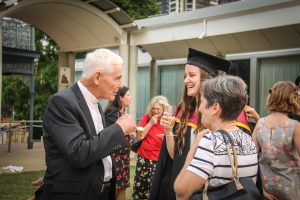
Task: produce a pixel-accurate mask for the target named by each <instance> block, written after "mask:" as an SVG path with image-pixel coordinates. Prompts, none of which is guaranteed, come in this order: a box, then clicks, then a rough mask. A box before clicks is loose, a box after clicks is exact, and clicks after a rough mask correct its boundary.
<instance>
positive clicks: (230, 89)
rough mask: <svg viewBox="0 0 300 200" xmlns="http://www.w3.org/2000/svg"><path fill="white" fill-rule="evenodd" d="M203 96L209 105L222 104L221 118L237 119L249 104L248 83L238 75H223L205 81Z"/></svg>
mask: <svg viewBox="0 0 300 200" xmlns="http://www.w3.org/2000/svg"><path fill="white" fill-rule="evenodd" d="M202 96H203V97H204V98H205V99H206V100H207V105H206V106H207V107H210V106H212V105H213V104H214V103H218V104H219V105H220V107H221V109H222V111H221V115H220V118H221V119H224V120H235V119H236V118H237V117H238V116H239V114H240V113H241V111H242V110H243V108H244V107H245V105H246V104H247V100H248V94H247V85H246V83H245V82H244V81H243V80H242V79H241V78H239V77H237V76H231V75H221V76H218V77H216V78H213V79H208V80H205V81H204V82H203V85H202Z"/></svg>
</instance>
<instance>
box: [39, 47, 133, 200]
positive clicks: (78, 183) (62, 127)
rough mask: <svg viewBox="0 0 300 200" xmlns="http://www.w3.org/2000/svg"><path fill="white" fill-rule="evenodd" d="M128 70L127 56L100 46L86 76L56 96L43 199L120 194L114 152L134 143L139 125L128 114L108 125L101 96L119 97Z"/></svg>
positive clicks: (47, 131) (49, 119) (93, 199)
mask: <svg viewBox="0 0 300 200" xmlns="http://www.w3.org/2000/svg"><path fill="white" fill-rule="evenodd" d="M122 74H123V67H122V58H121V57H120V56H118V55H117V54H115V53H113V52H112V51H110V50H108V49H97V50H95V51H93V52H91V53H88V54H87V55H86V58H85V62H84V66H83V69H82V76H81V78H80V80H79V81H77V82H76V83H75V84H74V85H73V86H71V87H70V88H67V89H65V90H63V91H61V92H58V93H57V94H55V95H53V97H52V98H51V99H50V101H49V103H48V105H47V108H46V110H45V114H44V118H43V133H44V135H43V142H44V148H45V157H46V166H47V167H46V171H45V175H44V178H43V184H42V185H41V187H40V188H39V189H38V190H37V191H36V192H35V198H36V199H37V200H48V199H64V200H74V199H89V200H99V199H101V200H108V199H115V190H114V186H115V185H114V180H115V176H114V171H115V167H114V165H113V162H112V160H111V157H110V155H111V154H112V153H113V152H115V151H118V150H120V149H121V148H124V147H125V146H127V145H128V144H127V142H126V139H125V137H124V135H128V134H130V133H132V132H133V131H135V129H136V124H135V121H134V119H133V118H132V116H130V115H128V114H123V115H122V116H121V117H120V118H119V119H118V120H117V121H116V123H115V124H113V125H111V126H110V127H107V128H106V126H105V120H104V114H103V111H102V109H101V106H100V104H99V100H102V99H106V100H109V101H113V100H114V99H115V95H116V94H117V92H118V90H119V89H120V88H121V87H122V86H123V84H122V81H121V79H122Z"/></svg>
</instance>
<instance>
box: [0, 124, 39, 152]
mask: <svg viewBox="0 0 300 200" xmlns="http://www.w3.org/2000/svg"><path fill="white" fill-rule="evenodd" d="M42 123H43V121H42V120H31V121H30V120H22V121H12V122H6V123H5V122H4V123H0V128H1V130H0V143H2V144H8V152H11V146H12V143H13V142H15V143H17V142H21V143H25V142H27V143H31V142H32V138H33V135H32V133H31V134H30V132H32V131H29V129H30V127H32V128H33V127H42Z"/></svg>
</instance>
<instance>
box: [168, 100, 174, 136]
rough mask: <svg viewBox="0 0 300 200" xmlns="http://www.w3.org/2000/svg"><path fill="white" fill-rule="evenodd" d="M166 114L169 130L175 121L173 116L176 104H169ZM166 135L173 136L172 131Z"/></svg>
mask: <svg viewBox="0 0 300 200" xmlns="http://www.w3.org/2000/svg"><path fill="white" fill-rule="evenodd" d="M168 114H169V115H168V116H167V120H168V121H169V128H171V130H172V129H173V126H174V124H175V121H176V118H175V115H176V106H172V105H169V107H168ZM166 136H173V137H174V136H175V135H174V134H173V131H171V132H170V133H169V134H166Z"/></svg>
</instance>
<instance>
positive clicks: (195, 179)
mask: <svg viewBox="0 0 300 200" xmlns="http://www.w3.org/2000/svg"><path fill="white" fill-rule="evenodd" d="M209 132H210V130H208V129H205V130H203V131H201V132H199V133H198V134H197V136H196V140H195V143H194V144H193V146H192V147H191V149H190V151H189V153H188V155H187V158H186V160H185V163H184V166H183V168H182V169H181V171H180V173H179V174H178V176H177V178H176V180H175V183H174V190H175V193H176V199H179V200H184V199H189V198H190V197H191V195H192V194H193V193H194V192H197V191H199V190H200V189H201V188H202V187H203V185H204V183H205V181H206V180H205V179H203V178H202V177H200V176H198V175H196V174H194V173H193V172H191V171H189V170H187V168H188V166H189V165H190V163H191V161H192V159H193V158H194V155H195V153H196V151H197V148H198V144H199V142H200V140H201V139H202V137H203V136H204V135H205V134H206V133H209ZM187 185H188V187H187Z"/></svg>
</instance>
